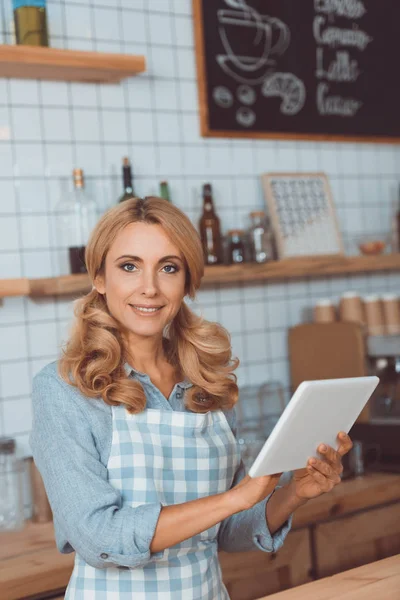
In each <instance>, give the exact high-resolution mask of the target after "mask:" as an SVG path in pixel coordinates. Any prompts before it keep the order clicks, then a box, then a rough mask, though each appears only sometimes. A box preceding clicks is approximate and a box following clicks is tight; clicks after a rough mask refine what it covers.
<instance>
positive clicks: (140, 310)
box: [129, 304, 164, 317]
mask: <svg viewBox="0 0 400 600" xmlns="http://www.w3.org/2000/svg"><path fill="white" fill-rule="evenodd" d="M129 306H130V307H131V308H132V310H133V311H134V312H135V313H136V314H137V315H140V316H141V317H154V316H155V315H157V314H158V313H159V312H160V310H161V309H162V308H164V307H163V306H154V307H152V306H145V305H140V304H130V305H129Z"/></svg>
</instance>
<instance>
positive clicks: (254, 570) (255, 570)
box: [219, 529, 312, 600]
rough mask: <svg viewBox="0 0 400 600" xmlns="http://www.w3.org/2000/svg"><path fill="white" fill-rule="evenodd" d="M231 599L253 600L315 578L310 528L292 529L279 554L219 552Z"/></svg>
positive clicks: (224, 579) (223, 575) (224, 578)
mask: <svg viewBox="0 0 400 600" xmlns="http://www.w3.org/2000/svg"><path fill="white" fill-rule="evenodd" d="M219 560H220V564H221V570H222V577H223V581H224V583H225V585H226V588H227V590H228V592H229V595H230V598H231V600H254V599H255V598H260V597H261V596H265V595H267V594H273V593H274V592H279V591H281V590H285V589H287V588H290V587H294V586H296V585H301V584H302V583H307V582H309V581H311V580H312V577H311V566H312V561H311V550H310V536H309V531H308V529H303V530H301V531H291V532H289V534H288V536H287V538H286V541H285V543H284V545H283V547H282V548H281V549H280V550H279V552H277V553H271V554H270V553H266V552H261V551H256V552H232V553H231V552H220V553H219Z"/></svg>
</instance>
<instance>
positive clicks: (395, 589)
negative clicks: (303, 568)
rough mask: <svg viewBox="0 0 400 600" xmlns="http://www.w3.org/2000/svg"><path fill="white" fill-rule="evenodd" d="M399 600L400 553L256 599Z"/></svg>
mask: <svg viewBox="0 0 400 600" xmlns="http://www.w3.org/2000/svg"><path fill="white" fill-rule="evenodd" d="M338 598H340V600H399V599H400V554H398V555H396V556H391V557H390V558H385V559H384V560H379V561H377V562H374V563H370V564H368V565H364V566H363V567H358V568H357V569H351V570H350V571H345V572H344V573H338V574H337V575H333V576H332V577H325V578H324V579H319V580H318V581H313V582H311V583H306V584H305V585H300V586H299V587H297V588H292V589H290V590H286V591H284V592H278V593H277V594H271V595H269V596H263V597H262V598H260V599H259V600H337V599H338Z"/></svg>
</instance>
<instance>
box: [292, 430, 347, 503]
mask: <svg viewBox="0 0 400 600" xmlns="http://www.w3.org/2000/svg"><path fill="white" fill-rule="evenodd" d="M338 440H339V448H338V449H337V450H334V449H333V448H332V447H331V446H326V445H324V444H321V445H320V446H319V447H318V452H319V453H320V454H321V455H322V458H321V459H317V458H310V459H309V460H308V462H307V467H306V468H305V469H298V470H296V471H294V474H293V478H292V481H291V484H292V486H293V489H294V493H295V495H296V496H297V497H298V498H300V499H302V500H311V499H312V498H317V496H320V495H321V494H325V493H326V492H330V491H331V490H332V489H333V488H334V487H335V486H336V485H338V483H340V482H341V478H340V475H341V474H342V473H343V465H342V456H344V455H345V454H347V453H348V452H349V450H351V448H352V447H353V442H352V441H351V439H350V437H349V436H348V435H347V434H346V433H345V432H343V431H341V432H340V433H339V434H338Z"/></svg>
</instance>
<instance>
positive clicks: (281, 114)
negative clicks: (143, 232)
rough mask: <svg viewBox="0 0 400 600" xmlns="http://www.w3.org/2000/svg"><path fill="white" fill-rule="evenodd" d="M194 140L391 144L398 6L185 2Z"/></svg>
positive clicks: (399, 83)
mask: <svg viewBox="0 0 400 600" xmlns="http://www.w3.org/2000/svg"><path fill="white" fill-rule="evenodd" d="M192 1H193V6H194V20H195V22H194V25H195V37H196V61H197V74H198V89H199V101H200V102H199V104H200V119H201V134H202V135H203V136H213V137H251V138H300V139H318V140H341V141H362V142H365V141H373V142H385V143H389V142H395V143H399V142H400V117H399V106H400V77H398V76H397V70H398V69H397V62H398V58H399V56H400V36H399V32H398V27H399V25H398V24H399V23H400V2H399V1H398V0H192Z"/></svg>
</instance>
